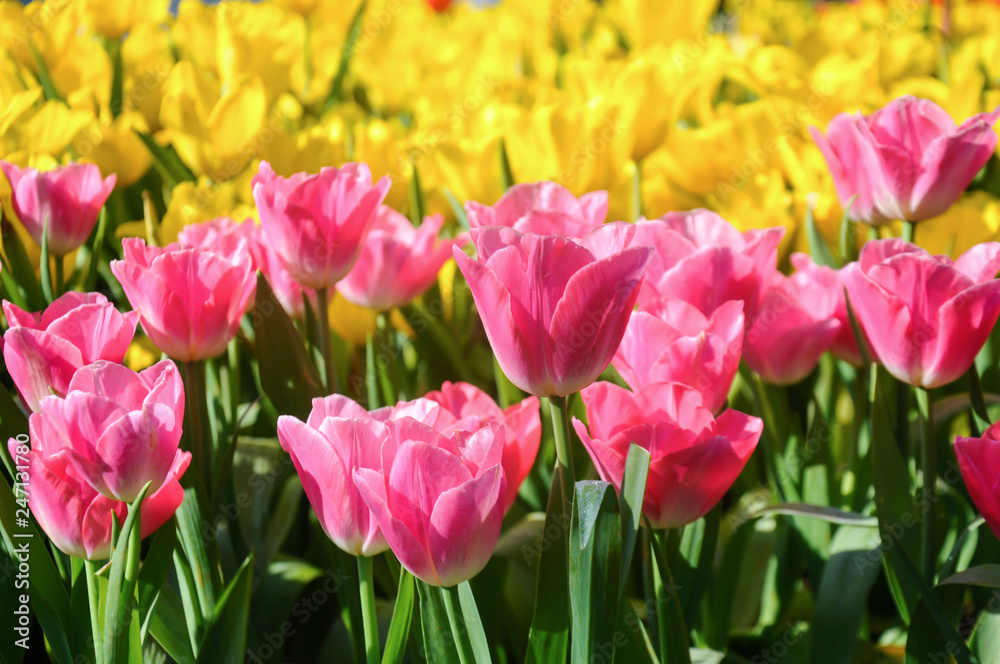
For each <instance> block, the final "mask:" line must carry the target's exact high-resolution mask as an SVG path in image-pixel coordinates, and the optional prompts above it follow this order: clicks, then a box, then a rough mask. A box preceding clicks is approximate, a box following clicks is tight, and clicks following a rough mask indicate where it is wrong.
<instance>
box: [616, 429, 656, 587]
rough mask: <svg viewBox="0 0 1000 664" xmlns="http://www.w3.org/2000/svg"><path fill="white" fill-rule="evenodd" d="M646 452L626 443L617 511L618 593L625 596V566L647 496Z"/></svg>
mask: <svg viewBox="0 0 1000 664" xmlns="http://www.w3.org/2000/svg"><path fill="white" fill-rule="evenodd" d="M650 458H651V457H650V454H649V451H648V450H646V449H644V448H642V447H639V446H638V445H636V444H635V443H632V444H631V445H629V448H628V456H627V457H626V458H625V474H624V475H623V476H622V490H621V495H620V496H619V499H618V510H619V512H620V513H621V521H622V552H621V556H622V569H621V573H620V576H619V586H618V594H619V596H620V597H624V594H625V581H626V577H627V576H628V568H629V565H630V564H631V563H632V552H633V551H635V539H636V537H637V536H638V534H639V526H640V525H642V502H643V499H644V498H645V496H646V477H647V475H648V474H649V461H650Z"/></svg>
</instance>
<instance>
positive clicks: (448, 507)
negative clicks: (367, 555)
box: [354, 417, 507, 587]
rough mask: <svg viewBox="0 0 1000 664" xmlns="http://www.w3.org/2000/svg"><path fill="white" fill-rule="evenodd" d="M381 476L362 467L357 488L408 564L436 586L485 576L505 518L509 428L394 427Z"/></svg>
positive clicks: (409, 421) (403, 423)
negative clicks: (442, 430)
mask: <svg viewBox="0 0 1000 664" xmlns="http://www.w3.org/2000/svg"><path fill="white" fill-rule="evenodd" d="M388 426H389V429H390V440H389V441H388V442H387V443H385V444H383V445H382V467H381V470H373V469H370V468H355V470H354V483H355V485H356V486H357V488H358V491H359V492H360V493H361V497H362V498H364V500H365V502H366V503H367V504H368V507H370V508H371V511H372V514H373V515H374V516H375V519H376V520H377V521H378V525H379V527H380V528H381V529H382V533H383V534H384V535H385V539H386V541H388V542H389V546H390V547H391V548H392V552H393V553H394V554H396V557H397V558H399V562H400V564H402V565H403V567H405V568H406V569H407V570H409V571H410V573H412V574H413V575H414V576H416V577H417V578H418V579H420V580H422V581H424V582H426V583H429V584H431V585H433V586H449V587H450V586H454V585H457V584H459V583H461V582H463V581H467V580H468V579H470V578H472V577H473V576H475V575H476V574H478V573H479V571H480V570H482V569H483V567H485V566H486V563H487V562H488V561H489V559H490V556H491V555H492V554H493V549H495V548H496V545H497V540H498V539H499V537H500V523H501V521H502V520H503V514H504V497H505V496H506V491H507V489H506V482H505V481H504V474H503V467H502V465H501V456H502V455H503V441H504V432H503V427H502V426H499V425H497V424H496V423H490V424H489V425H488V426H485V427H483V428H481V429H479V430H478V431H476V432H475V433H470V432H467V431H456V432H454V433H453V434H452V435H451V436H447V437H446V436H444V435H443V434H441V433H439V432H438V431H435V430H434V429H432V428H431V427H429V426H427V425H426V424H423V423H421V422H418V421H416V420H414V419H413V418H410V417H402V418H399V419H396V420H390V421H389V423H388Z"/></svg>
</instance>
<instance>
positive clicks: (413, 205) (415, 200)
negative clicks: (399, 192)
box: [408, 161, 427, 226]
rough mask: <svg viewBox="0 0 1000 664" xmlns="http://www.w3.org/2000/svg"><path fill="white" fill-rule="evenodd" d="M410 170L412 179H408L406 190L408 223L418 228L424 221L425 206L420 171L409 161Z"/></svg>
mask: <svg viewBox="0 0 1000 664" xmlns="http://www.w3.org/2000/svg"><path fill="white" fill-rule="evenodd" d="M410 168H412V169H413V177H411V178H410V186H409V188H408V195H409V199H410V223H412V224H413V225H414V226H419V225H420V224H421V223H422V222H423V220H424V214H425V211H426V209H427V204H426V203H425V202H424V190H423V188H422V187H421V186H420V171H419V170H418V169H417V164H416V162H414V161H411V162H410Z"/></svg>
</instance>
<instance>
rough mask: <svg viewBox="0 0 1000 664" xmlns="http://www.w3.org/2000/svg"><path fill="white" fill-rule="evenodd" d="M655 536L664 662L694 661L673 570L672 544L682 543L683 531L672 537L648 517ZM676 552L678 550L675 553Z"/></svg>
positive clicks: (666, 663)
mask: <svg viewBox="0 0 1000 664" xmlns="http://www.w3.org/2000/svg"><path fill="white" fill-rule="evenodd" d="M646 528H647V530H649V532H650V534H651V537H650V538H649V539H650V543H651V544H652V546H653V558H654V560H655V561H656V569H657V570H658V572H659V575H658V577H657V579H656V608H657V611H656V622H657V627H658V628H659V632H660V662H662V664H691V655H690V639H689V637H688V630H687V625H686V623H685V622H684V609H683V607H682V606H681V600H680V597H678V594H677V591H678V587H677V585H676V584H675V583H674V577H673V574H671V572H670V563H669V562H668V559H669V557H670V553H669V551H670V550H669V549H668V545H671V546H674V548H675V549H676V547H677V546H679V545H680V531H678V532H676V533H674V536H673V537H672V538H671V537H668V532H667V531H666V530H654V529H653V528H651V527H650V523H649V520H648V519H646ZM674 553H676V552H674Z"/></svg>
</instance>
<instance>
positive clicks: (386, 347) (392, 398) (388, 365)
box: [375, 312, 399, 406]
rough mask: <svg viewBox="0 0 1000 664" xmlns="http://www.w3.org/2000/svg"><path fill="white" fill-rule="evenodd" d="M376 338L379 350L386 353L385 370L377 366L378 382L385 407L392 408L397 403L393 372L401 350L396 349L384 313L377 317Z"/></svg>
mask: <svg viewBox="0 0 1000 664" xmlns="http://www.w3.org/2000/svg"><path fill="white" fill-rule="evenodd" d="M375 336H376V338H377V339H378V344H377V348H378V350H379V351H381V352H385V353H386V361H385V368H382V367H380V366H379V365H378V364H376V365H375V369H376V370H377V371H378V382H379V386H381V388H382V400H383V401H384V402H385V405H387V406H391V405H393V404H395V403H396V386H395V385H394V384H393V382H392V376H391V375H390V371H392V369H393V367H394V365H395V364H396V359H397V358H398V357H399V352H398V351H399V349H398V348H397V347H396V340H395V337H394V336H393V333H392V330H391V329H389V321H388V319H387V318H386V315H385V314H384V313H381V312H379V314H378V315H376V316H375Z"/></svg>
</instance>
